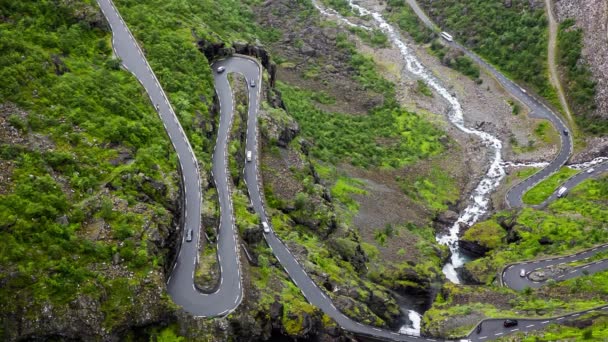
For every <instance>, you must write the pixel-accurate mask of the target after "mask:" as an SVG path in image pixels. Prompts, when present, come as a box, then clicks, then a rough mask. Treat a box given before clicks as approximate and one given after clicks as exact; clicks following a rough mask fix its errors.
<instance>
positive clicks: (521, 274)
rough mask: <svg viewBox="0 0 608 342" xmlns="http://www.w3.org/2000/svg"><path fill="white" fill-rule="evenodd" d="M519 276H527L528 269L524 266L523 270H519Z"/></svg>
mask: <svg viewBox="0 0 608 342" xmlns="http://www.w3.org/2000/svg"><path fill="white" fill-rule="evenodd" d="M519 276H520V277H525V276H526V270H525V269H523V268H522V269H521V271H519Z"/></svg>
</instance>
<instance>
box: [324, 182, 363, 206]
mask: <svg viewBox="0 0 608 342" xmlns="http://www.w3.org/2000/svg"><path fill="white" fill-rule="evenodd" d="M362 186H363V182H361V181H360V180H357V179H353V178H346V177H339V178H338V180H337V181H336V183H335V184H334V186H333V187H332V188H331V195H332V197H334V198H336V199H337V200H339V201H340V202H342V203H343V204H344V205H346V207H347V208H348V210H349V211H351V212H357V210H358V209H359V205H358V204H357V202H355V200H353V199H352V198H351V197H350V195H351V194H359V195H365V194H366V193H367V192H366V191H365V190H364V189H362V188H361V187H362Z"/></svg>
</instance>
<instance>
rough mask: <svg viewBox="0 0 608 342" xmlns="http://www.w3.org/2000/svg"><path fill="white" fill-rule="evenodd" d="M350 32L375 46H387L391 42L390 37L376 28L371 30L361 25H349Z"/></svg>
mask: <svg viewBox="0 0 608 342" xmlns="http://www.w3.org/2000/svg"><path fill="white" fill-rule="evenodd" d="M349 30H350V32H352V33H355V34H356V35H357V36H358V37H359V38H361V40H363V41H364V42H365V43H367V44H369V45H370V46H372V47H375V48H385V47H388V46H389V45H390V44H389V42H388V37H387V36H386V35H385V34H384V33H383V32H382V31H380V30H378V29H374V30H371V31H368V30H364V29H362V28H359V27H355V26H352V27H349Z"/></svg>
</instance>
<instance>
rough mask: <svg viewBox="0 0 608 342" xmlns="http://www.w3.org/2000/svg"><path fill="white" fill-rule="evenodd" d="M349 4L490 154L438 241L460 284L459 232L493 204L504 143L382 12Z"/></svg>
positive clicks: (448, 272)
mask: <svg viewBox="0 0 608 342" xmlns="http://www.w3.org/2000/svg"><path fill="white" fill-rule="evenodd" d="M313 4H314V5H315V6H316V7H317V8H318V9H319V11H320V12H321V13H322V14H324V15H327V16H332V17H335V18H337V19H338V20H340V21H341V22H344V23H346V24H348V25H350V26H358V27H361V28H363V29H365V30H369V27H366V26H362V25H357V24H354V23H352V22H350V21H349V20H348V19H346V18H344V17H342V16H340V15H339V14H338V13H336V12H335V11H332V10H330V9H324V8H322V7H321V6H319V5H318V3H316V1H313ZM349 4H350V6H351V7H352V8H353V10H355V11H358V12H359V13H360V14H361V15H363V16H369V17H371V18H373V19H374V22H375V24H376V26H377V27H378V28H379V29H380V30H382V32H384V33H385V34H386V35H387V36H388V38H389V40H390V41H391V43H392V44H393V45H394V46H395V47H396V48H398V49H399V51H400V53H401V57H402V58H403V61H404V62H405V65H406V68H407V70H408V71H409V72H410V73H412V74H414V75H416V76H417V77H419V78H420V79H422V80H424V81H425V82H426V83H427V84H428V85H429V86H430V87H432V88H433V89H435V91H436V92H437V93H438V94H439V95H441V97H443V98H444V99H445V100H446V101H447V102H448V104H449V105H450V111H449V113H448V118H449V120H450V122H451V123H452V124H453V125H455V126H456V127H457V128H458V129H460V130H461V131H463V132H465V133H467V134H470V135H474V136H476V137H478V138H479V139H481V141H482V142H483V143H484V145H485V146H487V148H488V149H489V152H490V154H491V161H490V165H489V167H488V169H487V171H486V173H485V175H484V177H483V178H482V179H481V181H480V182H479V184H477V187H476V188H475V189H474V190H473V192H472V193H471V195H470V197H469V201H468V205H467V207H466V208H465V209H464V210H463V211H462V212H461V213H460V215H459V217H458V220H457V221H456V222H455V223H454V224H453V225H452V226H451V227H450V229H449V230H448V232H447V233H446V234H441V235H438V236H437V241H438V242H439V243H442V244H445V245H447V246H448V247H449V248H450V251H451V252H452V257H451V261H450V262H448V263H447V264H446V265H445V266H444V268H443V273H444V274H445V276H446V277H447V278H448V279H449V280H450V281H452V282H454V283H460V279H459V278H458V274H457V273H456V270H455V269H456V268H458V267H462V266H463V265H464V263H465V261H466V257H465V256H464V255H462V254H461V253H460V251H459V248H458V234H459V232H460V229H461V228H462V227H469V226H471V225H473V224H474V223H475V222H477V221H478V220H479V218H480V217H481V216H482V215H484V214H485V213H486V212H487V210H488V207H489V204H490V199H489V195H490V193H491V192H492V191H493V190H494V189H496V187H497V186H498V185H499V184H500V181H501V180H502V178H503V177H504V176H505V170H504V167H503V162H502V156H501V150H502V142H501V141H500V140H499V139H498V138H496V137H494V136H493V135H491V134H488V133H486V132H483V131H479V130H476V129H473V128H470V127H467V126H466V125H465V122H464V117H463V112H462V106H461V104H460V102H459V101H458V99H457V98H456V97H455V96H453V95H452V94H450V92H449V91H448V90H447V89H446V88H445V87H444V86H443V85H442V84H441V82H440V81H439V79H438V78H437V77H435V76H434V75H433V74H432V73H431V72H430V71H429V70H428V69H427V68H426V67H425V66H424V65H422V63H420V61H419V60H418V58H416V56H415V55H414V54H413V53H412V52H411V51H410V49H409V48H408V46H407V45H406V44H405V42H404V40H403V39H402V38H401V35H400V34H399V33H398V32H397V30H395V28H394V27H393V26H392V25H390V24H389V23H388V22H387V21H386V20H385V19H384V18H383V17H382V15H381V14H380V13H377V12H373V11H370V10H368V9H366V8H364V7H361V6H359V5H357V4H356V3H354V2H353V0H349Z"/></svg>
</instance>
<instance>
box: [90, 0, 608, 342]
mask: <svg viewBox="0 0 608 342" xmlns="http://www.w3.org/2000/svg"><path fill="white" fill-rule="evenodd" d="M98 3H99V5H100V7H101V8H102V11H103V13H104V15H105V16H106V18H107V20H108V22H109V23H110V26H111V27H112V32H113V35H114V39H113V46H114V50H115V53H116V55H117V56H119V57H120V58H121V59H122V61H123V65H124V66H125V67H126V68H127V69H128V70H130V71H131V72H132V73H133V74H134V75H135V77H136V78H137V79H138V80H139V81H140V83H141V84H142V85H143V87H144V88H145V89H146V91H147V93H148V95H149V96H150V99H151V101H152V103H153V104H154V105H155V107H156V108H157V111H158V113H159V115H160V117H161V119H162V121H163V124H164V126H165V129H166V131H167V134H168V135H169V138H170V140H171V142H172V143H173V145H174V148H175V150H176V153H177V156H178V158H179V165H180V169H181V173H182V177H183V179H182V182H183V189H184V230H185V231H187V230H190V229H192V233H193V236H192V237H193V239H192V242H186V241H185V240H183V241H182V244H181V247H180V251H179V253H178V258H177V261H176V264H175V268H174V270H173V272H172V274H171V276H170V278H169V282H168V284H167V288H168V292H169V294H170V295H171V297H172V299H173V300H174V301H175V303H176V304H178V305H180V306H181V307H183V308H184V310H185V311H187V312H189V313H191V314H193V315H195V316H217V315H225V314H227V313H229V312H231V311H232V310H234V309H235V308H236V307H237V306H238V305H239V304H240V302H241V300H242V296H243V291H242V286H241V271H240V264H239V257H238V251H237V246H238V245H237V238H236V230H235V226H234V218H233V217H234V216H233V208H232V202H231V199H230V193H229V186H230V184H229V180H228V178H227V176H228V171H227V157H226V148H227V139H228V134H229V129H230V125H231V121H232V117H233V115H234V113H233V109H234V106H233V100H232V90H231V89H230V84H229V83H228V80H227V77H226V76H227V74H229V73H231V72H236V73H241V74H243V75H244V76H245V78H246V80H247V87H248V89H249V91H248V95H249V117H248V121H247V142H246V149H247V150H248V151H251V152H252V161H251V162H247V163H246V166H245V170H244V172H245V180H246V182H247V188H248V191H249V195H250V199H251V202H252V205H253V208H254V210H255V211H256V212H257V213H258V214H259V215H260V218H261V219H262V221H266V222H268V217H267V215H266V213H265V211H264V206H263V200H262V197H261V192H260V186H259V177H258V174H259V170H258V158H257V157H258V139H257V137H258V133H257V111H258V107H259V100H260V91H261V72H262V68H261V66H260V65H259V63H258V62H257V61H256V60H254V59H251V58H247V57H231V58H229V59H226V60H222V61H218V62H216V63H214V65H213V68H214V70H217V68H218V67H219V66H224V67H225V68H226V71H225V72H224V73H217V72H214V78H215V83H216V91H217V94H218V97H219V101H220V106H221V108H220V114H221V118H220V126H219V130H218V139H217V144H216V148H215V151H214V155H213V174H214V178H215V181H216V186H217V189H218V195H219V199H220V209H221V219H220V220H221V223H220V228H219V237H218V259H219V262H220V267H221V281H220V285H219V287H218V288H217V290H216V291H215V292H214V293H212V294H205V293H202V292H200V291H198V290H197V289H196V287H195V286H194V270H195V265H196V262H197V260H198V255H199V247H198V241H199V236H200V228H201V222H200V213H201V189H200V177H199V170H198V164H197V162H196V159H195V156H194V153H193V151H192V148H191V146H190V144H189V142H188V140H187V138H186V135H185V134H184V131H183V129H182V128H181V125H180V124H179V121H178V120H177V117H176V115H175V113H174V112H173V109H172V108H171V105H170V104H169V102H168V99H167V97H166V95H165V94H164V92H163V90H162V88H161V87H160V84H159V82H158V80H157V79H156V77H155V75H154V73H153V72H152V70H151V68H150V66H149V65H148V63H147V61H146V59H145V57H144V56H143V53H142V52H141V49H140V48H139V46H138V45H137V43H136V42H135V40H134V39H133V36H132V35H131V33H130V32H129V30H128V28H127V26H126V25H125V23H124V22H123V20H122V19H121V18H120V15H119V14H118V12H117V10H116V9H115V8H114V6H113V4H112V3H111V1H110V0H98ZM252 80H253V81H254V82H255V83H256V85H257V86H255V87H251V86H250V85H249V84H250V82H251V81H252ZM523 94H524V95H526V94H525V93H523ZM520 95H521V94H520ZM528 100H529V101H531V103H534V101H535V100H534V99H532V98H529V99H528ZM540 106H542V105H540ZM531 108H533V109H534V110H536V108H534V107H533V106H532V107H531ZM538 109H539V110H540V107H539V108H538ZM541 111H542V110H541ZM549 112H550V111H549ZM557 122H558V123H559V122H561V121H560V120H559V119H557ZM563 127H564V129H565V126H563ZM562 140H568V141H569V139H562ZM570 145H571V144H570ZM569 148H570V147H569ZM569 148H568V149H569ZM562 150H564V148H562ZM560 155H561V153H560ZM564 162H565V161H564ZM552 164H554V163H552ZM268 223H269V224H270V222H268ZM271 226H272V225H271ZM183 236H184V239H185V236H186V234H183ZM264 237H265V239H266V241H267V243H268V245H269V246H270V247H271V249H272V251H273V253H274V254H275V256H276V257H277V259H278V260H279V262H280V263H281V265H282V266H283V268H284V269H285V271H286V272H287V273H288V274H289V276H290V277H291V279H292V280H293V282H294V283H295V284H296V285H297V286H298V287H299V288H300V290H301V291H302V293H303V295H304V296H305V297H306V299H307V300H308V301H309V302H310V303H311V304H313V305H315V306H317V307H318V308H320V309H321V310H322V311H323V312H324V313H326V314H327V315H328V316H330V317H332V318H333V319H334V320H335V321H336V322H337V323H338V325H340V326H341V327H342V328H343V329H345V330H347V331H350V332H353V333H355V334H360V335H364V336H370V337H374V338H378V339H385V340H392V341H421V340H426V341H437V340H441V339H434V338H429V337H417V336H411V335H404V334H399V333H397V332H393V331H389V330H383V329H379V328H375V327H372V326H367V325H364V324H361V323H359V322H355V321H354V320H352V319H350V318H348V317H347V316H345V315H344V314H343V313H342V312H340V311H339V310H338V309H337V308H336V307H335V306H334V304H333V302H332V301H331V299H330V298H329V297H328V295H327V294H326V293H325V291H324V290H322V289H321V288H320V287H318V286H317V285H316V284H315V283H314V282H313V281H312V279H311V278H310V277H309V276H308V275H307V274H306V272H305V271H304V269H303V268H302V266H301V265H300V264H299V263H298V261H297V260H296V258H295V257H294V256H293V255H292V254H291V253H290V251H289V250H288V249H287V247H286V246H285V245H284V244H283V243H282V241H281V240H280V239H279V238H278V237H277V236H276V235H275V234H274V232H273V231H272V230H271V232H270V233H265V234H264ZM602 248H604V247H602ZM580 256H581V255H580V254H579V257H580ZM558 260H559V259H558ZM514 270H515V267H514ZM506 272H507V273H508V272H509V270H506ZM581 272H582V269H581ZM517 277H518V278H519V274H517ZM510 278H511V276H510V273H509V274H506V273H505V279H507V282H509V281H510V280H508V279H510ZM603 309H607V308H603ZM585 312H587V311H582V312H579V313H574V314H571V315H568V316H563V317H556V318H552V319H547V320H521V319H520V320H519V325H518V327H513V328H504V327H503V326H502V323H503V320H486V321H484V322H482V330H481V332H480V333H479V334H477V333H476V332H475V331H474V332H473V333H471V335H470V336H469V338H470V339H471V340H489V339H493V338H497V337H500V336H501V335H503V334H508V333H512V332H516V331H527V330H533V329H538V328H542V327H543V326H545V325H547V324H551V323H552V322H557V323H559V322H560V321H562V320H566V319H568V318H570V317H575V316H578V315H580V314H582V313H585Z"/></svg>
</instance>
